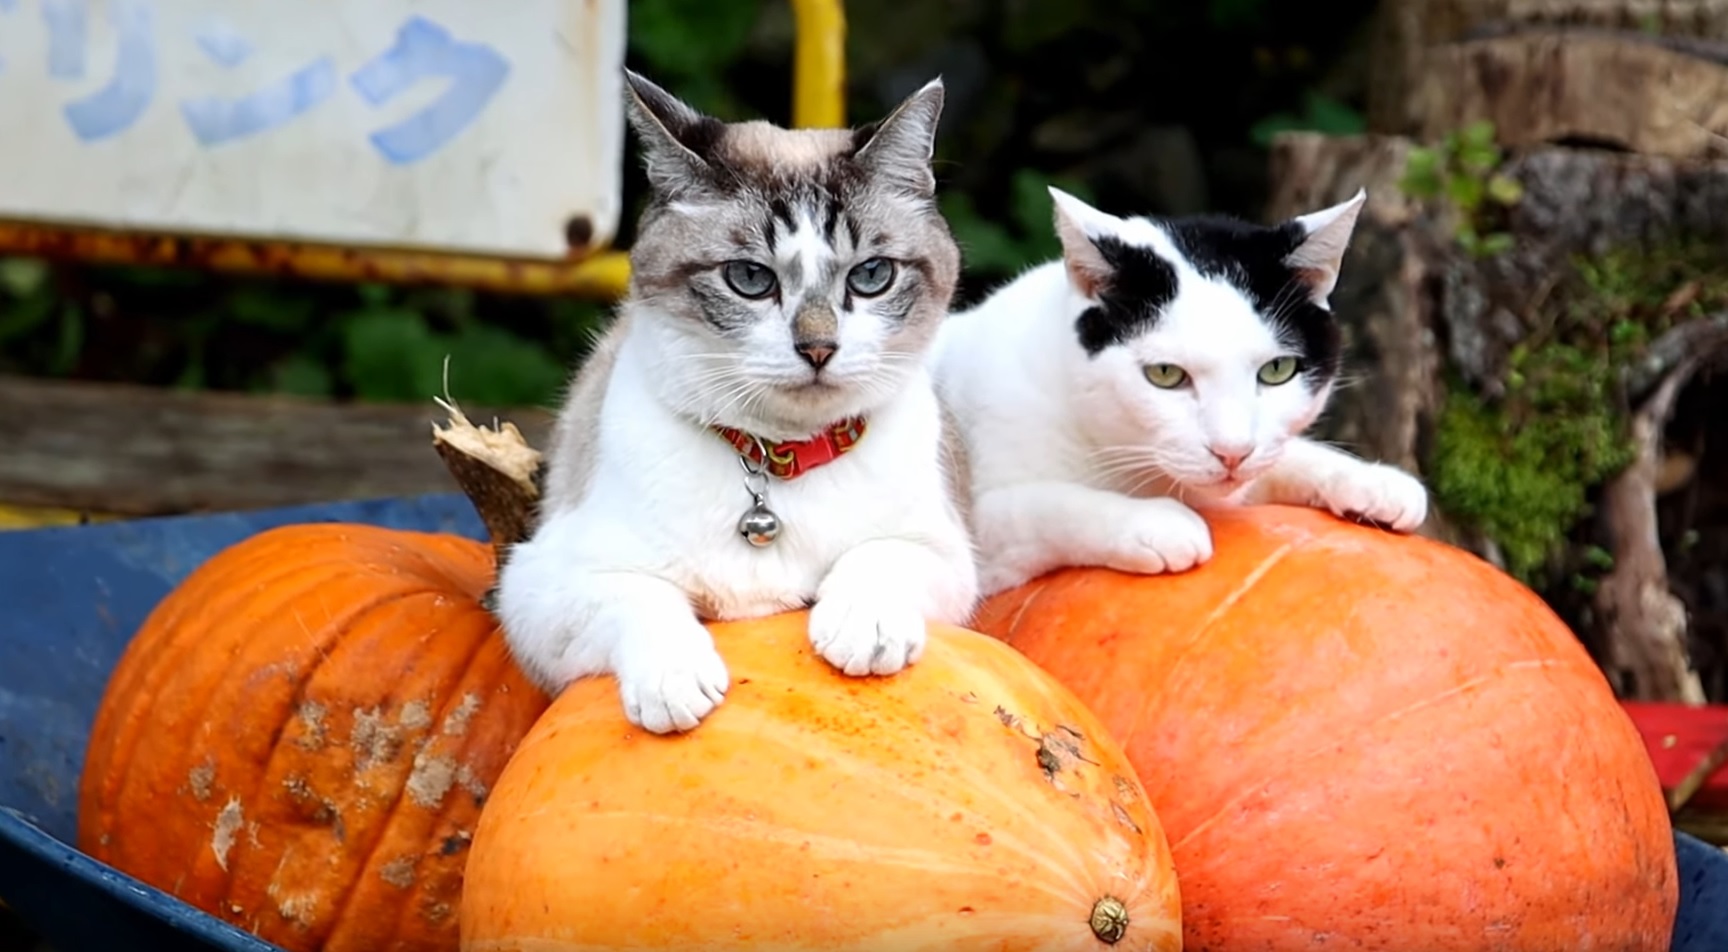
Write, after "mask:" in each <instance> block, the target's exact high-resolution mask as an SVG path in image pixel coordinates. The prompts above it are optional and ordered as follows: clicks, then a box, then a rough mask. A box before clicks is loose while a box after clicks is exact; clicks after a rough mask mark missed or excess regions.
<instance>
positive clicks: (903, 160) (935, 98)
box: [852, 76, 945, 198]
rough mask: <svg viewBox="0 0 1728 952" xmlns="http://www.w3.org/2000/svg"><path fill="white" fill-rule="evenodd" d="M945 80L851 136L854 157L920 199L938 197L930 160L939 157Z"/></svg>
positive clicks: (931, 84)
mask: <svg viewBox="0 0 1728 952" xmlns="http://www.w3.org/2000/svg"><path fill="white" fill-rule="evenodd" d="M944 95H945V89H944V87H943V85H942V77H940V76H938V77H936V78H935V79H932V80H931V81H929V82H927V83H925V84H924V85H923V86H922V87H920V88H919V89H918V91H917V92H915V93H913V94H912V95H910V96H907V97H906V98H905V99H904V100H902V101H901V103H900V105H898V106H895V107H894V111H893V112H891V113H889V114H888V115H887V116H886V117H884V118H883V119H881V120H878V121H876V122H872V123H869V124H868V125H863V126H859V127H858V128H857V129H856V130H854V131H853V133H852V141H853V143H854V149H853V156H854V158H856V159H857V161H858V163H859V164H860V165H862V166H864V167H865V168H866V169H867V170H869V171H870V173H871V174H872V175H874V176H877V177H879V178H882V179H885V180H887V181H890V182H893V183H895V184H897V185H899V186H901V187H903V188H905V189H907V190H909V191H911V192H912V193H913V194H915V195H918V196H920V197H924V198H928V197H930V196H931V195H934V194H935V193H936V175H935V173H933V172H931V171H930V159H931V157H932V156H934V155H935V154H936V125H937V123H938V122H939V121H940V120H941V118H942V101H943V97H944Z"/></svg>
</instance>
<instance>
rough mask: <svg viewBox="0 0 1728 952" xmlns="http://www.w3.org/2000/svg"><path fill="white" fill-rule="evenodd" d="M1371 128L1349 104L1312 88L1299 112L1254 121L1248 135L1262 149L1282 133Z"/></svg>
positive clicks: (1349, 133)
mask: <svg viewBox="0 0 1728 952" xmlns="http://www.w3.org/2000/svg"><path fill="white" fill-rule="evenodd" d="M1367 128H1368V120H1367V119H1365V118H1364V117H1363V116H1362V113H1361V112H1359V111H1358V110H1356V109H1353V108H1351V107H1350V106H1349V105H1347V104H1345V103H1343V102H1340V101H1339V100H1337V99H1333V98H1332V97H1331V96H1328V95H1326V94H1325V93H1322V92H1319V91H1318V90H1313V89H1310V90H1308V91H1307V92H1306V93H1305V94H1303V98H1302V111H1301V112H1300V113H1290V112H1278V113H1273V114H1272V115H1270V116H1267V117H1266V118H1264V119H1262V120H1260V121H1259V122H1256V123H1254V125H1253V126H1251V127H1250V128H1249V129H1248V138H1249V139H1251V140H1253V142H1254V144H1255V145H1257V146H1260V147H1262V148H1266V147H1269V146H1271V145H1272V139H1273V138H1274V137H1275V136H1277V135H1278V134H1279V133H1280V132H1298V131H1301V132H1319V133H1323V134H1325V135H1330V136H1353V135H1359V134H1361V133H1362V132H1363V131H1365V130H1366V129H1367Z"/></svg>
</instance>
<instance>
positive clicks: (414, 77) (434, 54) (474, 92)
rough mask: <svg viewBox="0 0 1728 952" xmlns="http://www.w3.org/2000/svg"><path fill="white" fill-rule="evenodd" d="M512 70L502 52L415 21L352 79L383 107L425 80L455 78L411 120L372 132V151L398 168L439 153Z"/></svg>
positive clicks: (418, 19) (360, 90)
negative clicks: (454, 37) (452, 37)
mask: <svg viewBox="0 0 1728 952" xmlns="http://www.w3.org/2000/svg"><path fill="white" fill-rule="evenodd" d="M509 72H510V63H509V61H507V60H506V59H505V58H504V57H503V56H502V55H500V54H499V53H498V51H497V50H494V49H492V48H491V47H489V46H485V45H483V44H480V43H463V42H457V41H454V40H452V39H451V37H450V32H449V31H448V30H446V29H444V28H443V27H441V26H439V25H438V24H436V23H433V22H432V21H430V20H427V19H426V18H424V17H419V16H415V17H410V18H409V19H408V21H407V22H406V23H404V24H403V25H402V26H401V27H400V28H399V29H398V30H397V31H396V42H395V44H394V45H393V46H391V47H390V49H388V50H386V51H385V52H383V53H381V54H379V55H378V56H377V57H375V58H373V59H372V60H371V61H369V62H367V63H366V64H365V65H363V66H361V67H360V68H359V69H358V70H356V71H355V72H354V73H353V74H352V75H350V76H349V77H348V82H349V85H351V86H353V87H354V90H355V91H356V92H358V93H359V94H360V96H361V97H362V98H363V99H365V100H366V101H367V102H368V103H371V104H372V105H374V106H378V105H382V104H384V103H386V102H388V101H390V100H391V99H394V98H395V97H396V96H398V95H400V94H401V93H403V92H404V91H406V90H407V89H408V88H409V87H411V86H414V85H415V84H417V83H419V82H420V81H422V80H426V79H435V78H444V79H448V80H450V84H449V86H448V88H447V89H446V90H445V92H444V95H443V96H441V97H439V98H438V99H437V100H436V101H435V102H433V103H432V104H431V105H429V106H427V107H426V108H425V109H422V110H421V111H419V112H417V113H415V114H414V115H412V116H409V117H408V118H407V119H404V120H402V121H401V122H398V123H396V124H395V125H392V126H388V127H386V128H383V129H379V130H378V131H376V132H374V133H372V135H371V136H370V137H369V138H370V139H371V142H372V146H373V148H375V149H377V150H378V152H379V154H381V155H383V156H384V158H385V159H387V160H389V161H390V162H391V163H394V164H396V165H406V164H408V163H411V162H416V161H419V160H420V159H423V158H425V157H426V156H428V155H431V154H432V153H434V152H436V151H438V149H440V148H442V147H443V146H444V144H445V143H447V142H449V141H450V140H451V139H453V138H455V137H456V136H457V134H459V133H460V132H461V131H462V130H463V129H465V128H467V126H468V125H469V124H470V123H472V122H473V121H474V120H475V119H476V118H478V117H479V115H480V113H481V112H482V111H483V110H485V108H486V104H487V103H488V102H490V101H491V99H492V97H493V96H494V95H495V94H497V92H498V89H499V87H500V86H502V85H503V84H504V80H505V78H506V76H508V74H509Z"/></svg>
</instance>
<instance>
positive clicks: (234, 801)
mask: <svg viewBox="0 0 1728 952" xmlns="http://www.w3.org/2000/svg"><path fill="white" fill-rule="evenodd" d="M245 825H246V817H245V816H244V815H243V814H242V813H241V810H240V798H239V797H229V798H228V803H227V804H226V805H225V806H223V807H222V811H221V812H220V813H218V814H216V824H215V828H214V832H213V833H212V834H211V836H210V852H212V853H215V854H216V865H217V866H220V867H222V871H223V872H224V873H226V872H227V871H228V851H229V850H231V849H233V848H234V839H235V837H237V836H238V835H239V834H240V828H241V827H243V826H245Z"/></svg>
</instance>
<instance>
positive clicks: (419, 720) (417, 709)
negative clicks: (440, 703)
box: [396, 701, 432, 731]
mask: <svg viewBox="0 0 1728 952" xmlns="http://www.w3.org/2000/svg"><path fill="white" fill-rule="evenodd" d="M396 723H398V724H401V725H402V726H403V727H406V728H408V729H409V730H411V731H417V730H420V729H421V728H423V727H425V726H427V725H428V724H431V723H432V706H431V705H430V704H427V703H426V702H425V701H409V702H408V703H407V704H404V705H402V713H400V714H398V715H396Z"/></svg>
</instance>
